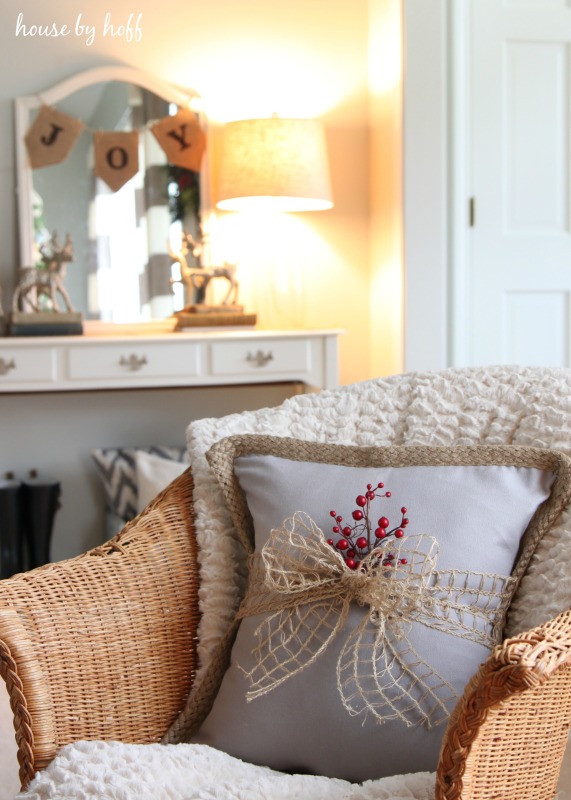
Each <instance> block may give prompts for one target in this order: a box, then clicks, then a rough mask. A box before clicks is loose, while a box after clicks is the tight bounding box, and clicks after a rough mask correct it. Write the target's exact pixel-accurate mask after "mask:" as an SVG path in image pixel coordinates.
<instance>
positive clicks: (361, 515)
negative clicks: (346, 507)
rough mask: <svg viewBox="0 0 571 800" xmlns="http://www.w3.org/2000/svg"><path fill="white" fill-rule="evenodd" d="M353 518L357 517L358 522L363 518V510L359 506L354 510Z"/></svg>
mask: <svg viewBox="0 0 571 800" xmlns="http://www.w3.org/2000/svg"><path fill="white" fill-rule="evenodd" d="M353 519H356V520H357V522H358V521H359V520H361V519H363V512H362V511H360V510H359V509H358V508H357V509H355V511H353Z"/></svg>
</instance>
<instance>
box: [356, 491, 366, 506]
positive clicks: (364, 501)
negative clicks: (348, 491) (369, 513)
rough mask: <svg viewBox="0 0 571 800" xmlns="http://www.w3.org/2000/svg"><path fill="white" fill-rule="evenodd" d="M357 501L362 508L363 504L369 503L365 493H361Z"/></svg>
mask: <svg viewBox="0 0 571 800" xmlns="http://www.w3.org/2000/svg"><path fill="white" fill-rule="evenodd" d="M355 502H356V503H357V505H358V506H361V508H363V506H366V505H367V498H366V497H365V495H364V494H360V495H359V496H358V497H356V498H355Z"/></svg>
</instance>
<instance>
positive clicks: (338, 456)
mask: <svg viewBox="0 0 571 800" xmlns="http://www.w3.org/2000/svg"><path fill="white" fill-rule="evenodd" d="M242 455H271V456H277V457H281V458H285V459H289V460H294V461H304V462H313V463H323V464H334V465H335V464H336V465H340V466H348V467H367V468H377V467H379V468H382V467H412V466H427V467H429V466H456V467H457V466H513V467H532V468H537V469H541V470H548V471H551V472H552V473H553V474H554V475H555V479H554V482H553V485H552V489H551V494H550V496H549V498H548V499H547V500H546V501H544V502H543V503H542V504H541V505H540V506H539V507H538V509H537V510H536V512H535V514H534V515H533V518H532V520H531V522H530V524H529V526H528V528H527V530H526V532H525V535H524V536H523V538H522V541H521V545H520V549H519V553H518V557H517V560H516V564H515V567H514V570H513V571H512V574H511V576H510V578H509V579H507V578H504V579H503V580H505V584H503V586H502V585H501V581H502V579H501V576H492V584H493V583H494V579H496V578H498V577H499V578H500V584H498V583H497V582H496V584H495V586H493V587H492V588H491V591H492V593H498V594H499V595H500V607H499V608H498V609H496V611H497V614H498V616H497V618H496V622H495V627H494V630H493V632H492V636H493V637H494V638H495V637H496V635H497V633H498V631H501V629H502V627H503V625H504V622H505V612H506V609H507V607H508V605H509V602H510V600H511V597H512V596H513V593H514V592H515V590H516V588H517V585H518V584H519V582H520V580H521V578H522V576H523V574H524V573H525V570H526V568H527V566H528V563H529V561H530V559H531V556H532V555H533V552H534V550H535V548H536V546H537V544H538V542H539V541H540V539H541V537H542V536H543V534H544V532H545V531H546V530H548V529H549V528H550V527H551V525H552V524H553V523H554V521H555V520H556V518H557V517H558V516H559V514H560V513H561V510H562V509H563V508H564V507H565V506H566V505H567V503H568V502H569V498H570V497H571V459H569V458H568V457H567V456H565V455H564V454H563V453H561V452H559V451H556V450H547V449H542V448H534V447H516V446H509V445H473V446H462V445H458V446H449V447H432V446H388V447H360V446H352V445H336V444H333V445H330V444H325V443H316V442H309V441H304V440H296V439H291V438H288V437H275V436H265V435H257V434H245V435H237V436H230V437H227V438H226V439H223V440H221V441H220V442H217V443H216V444H215V445H213V446H212V447H211V449H210V450H209V451H208V452H207V454H206V458H207V460H208V463H209V465H210V467H211V469H212V470H213V473H214V474H215V476H216V478H217V480H218V482H219V485H220V487H221V491H222V494H223V496H224V499H225V501H226V503H227V506H228V509H229V512H230V515H231V517H232V521H233V524H234V526H235V528H236V532H237V536H238V538H239V540H240V541H241V543H242V545H243V546H244V548H245V550H246V552H247V553H248V554H249V555H250V556H253V554H254V524H253V519H252V516H251V513H250V511H249V508H248V505H247V502H246V497H245V495H244V493H243V492H242V490H241V488H240V485H239V483H238V480H237V478H236V476H235V474H234V460H235V459H236V458H238V457H240V456H242ZM465 574H466V573H465ZM486 580H489V578H488V579H486V578H484V582H485V581H486ZM250 585H251V584H250ZM488 589H490V587H489V586H488ZM456 591H457V590H456ZM504 592H505V593H506V598H503V593H504ZM275 613H277V614H280V613H281V612H280V611H277V612H275ZM415 613H417V614H418V613H419V612H418V611H417V612H415ZM365 616H366V615H365ZM239 625H240V618H239V617H237V618H236V619H235V620H234V622H233V624H232V625H231V626H230V628H229V630H228V632H227V634H226V636H225V637H224V639H223V640H222V641H221V642H220V644H219V646H218V648H217V650H216V652H215V654H214V655H213V658H212V662H211V665H210V668H209V671H208V675H207V676H206V678H205V680H204V681H203V682H202V684H201V685H200V686H199V687H197V689H196V691H195V692H193V693H192V694H191V696H190V698H189V701H188V703H187V707H186V709H185V710H184V711H183V713H182V714H181V715H180V717H179V718H178V720H177V721H176V723H175V724H174V725H173V726H172V728H171V729H170V731H169V735H168V737H167V738H165V741H168V742H176V741H182V740H183V739H184V738H188V737H190V736H192V734H193V733H194V732H195V731H196V730H197V729H198V728H199V726H200V724H201V723H202V721H203V720H204V719H205V717H206V716H207V714H208V713H209V711H210V709H211V707H212V704H213V702H214V699H215V696H216V694H217V692H218V689H219V686H220V683H221V681H222V678H223V676H224V673H225V671H226V669H227V668H228V665H229V661H230V652H231V648H232V645H233V642H234V639H235V636H236V633H237V630H238V628H239ZM435 627H436V624H435Z"/></svg>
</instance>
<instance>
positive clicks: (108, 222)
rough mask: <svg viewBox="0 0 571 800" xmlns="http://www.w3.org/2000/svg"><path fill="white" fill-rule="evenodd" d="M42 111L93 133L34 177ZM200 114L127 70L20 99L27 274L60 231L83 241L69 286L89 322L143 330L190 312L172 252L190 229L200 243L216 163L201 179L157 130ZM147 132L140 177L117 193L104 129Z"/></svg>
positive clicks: (183, 98) (101, 72) (185, 96)
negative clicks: (98, 143) (101, 150)
mask: <svg viewBox="0 0 571 800" xmlns="http://www.w3.org/2000/svg"><path fill="white" fill-rule="evenodd" d="M41 105H51V106H53V107H55V108H57V110H58V111H62V112H63V113H65V114H68V115H70V116H72V117H74V118H76V119H79V120H80V121H81V122H82V123H83V125H84V126H85V127H84V129H83V131H82V133H81V135H80V136H79V138H78V139H77V141H76V143H75V144H74V146H73V148H72V150H71V152H70V153H69V154H68V155H67V157H66V158H65V159H64V160H63V161H61V162H60V163H58V164H54V165H50V166H45V167H41V168H38V169H34V170H32V169H31V168H30V166H29V161H28V154H27V151H26V149H25V143H24V137H25V135H26V132H27V130H28V129H29V127H30V125H31V124H32V122H33V120H34V119H35V116H36V115H37V113H38V109H39V108H40V106H41ZM183 106H184V107H185V108H188V107H189V106H190V107H191V108H192V109H193V110H195V112H196V113H197V116H198V118H199V121H200V122H201V124H202V125H204V120H203V119H202V116H201V113H200V110H199V98H198V95H196V93H194V92H192V91H189V92H184V93H182V92H181V91H180V90H177V89H175V88H174V87H171V86H169V85H168V84H163V83H162V82H159V81H156V80H154V79H151V78H149V77H148V76H146V75H145V74H144V73H140V72H139V71H138V70H131V69H129V68H122V67H110V68H102V69H98V70H90V71H88V72H86V73H82V74H81V75H78V76H75V77H74V78H72V79H70V80H69V81H66V82H64V83H62V84H58V86H56V87H52V89H51V90H48V91H44V92H42V93H41V95H38V96H30V97H25V98H18V99H17V100H16V115H17V116H16V127H17V148H18V151H19V152H18V188H19V214H20V254H21V264H20V265H21V266H30V265H35V264H36V263H38V260H39V259H40V258H41V256H40V253H39V248H40V246H41V245H42V244H44V243H46V242H49V240H50V239H51V237H52V235H53V234H54V232H55V233H57V235H58V239H59V241H60V242H63V241H64V240H65V239H66V237H67V235H68V234H69V235H70V236H71V239H72V242H73V252H74V257H73V261H72V262H71V263H70V264H68V265H67V270H66V277H65V281H64V282H65V286H66V289H67V291H68V293H69V295H70V298H71V302H72V305H73V306H74V309H75V310H76V311H80V312H82V313H83V315H84V318H85V319H86V320H101V321H103V322H112V323H133V322H143V321H147V320H152V319H160V318H164V317H168V316H170V315H171V314H172V313H173V311H176V310H179V309H180V308H182V307H183V306H184V299H185V298H184V292H183V287H182V284H180V283H177V278H178V277H179V276H178V275H177V274H176V272H174V274H173V270H176V269H177V268H178V265H176V266H173V259H172V258H171V256H169V245H170V248H171V249H173V250H178V249H179V247H180V237H181V232H182V230H184V231H185V233H190V234H191V235H192V236H193V237H194V238H195V239H200V237H201V232H202V227H201V222H202V218H203V214H204V211H205V200H206V198H205V191H204V187H205V186H206V180H205V176H206V172H207V166H206V158H207V156H206V155H205V156H204V157H203V160H202V163H201V169H200V172H194V171H192V170H187V169H185V168H183V167H178V166H174V165H172V164H170V163H169V162H168V160H167V156H166V155H165V152H164V151H163V149H162V148H161V147H160V145H159V144H158V142H157V140H156V138H155V136H154V135H153V133H152V132H151V130H150V126H151V125H152V124H153V123H155V122H157V121H158V120H160V119H163V118H164V117H166V116H169V115H173V114H176V113H177V111H178V110H179V108H180V107H183ZM130 130H136V131H138V132H139V171H138V173H137V174H136V175H135V176H134V177H132V178H131V179H130V180H129V181H128V182H127V183H125V185H124V186H122V187H121V189H119V190H118V191H116V192H113V191H112V190H111V189H109V188H108V186H107V184H106V183H105V182H104V181H102V180H101V179H100V178H97V177H95V175H94V172H93V165H94V147H93V133H94V132H95V131H114V132H115V131H130Z"/></svg>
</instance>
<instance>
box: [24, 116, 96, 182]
mask: <svg viewBox="0 0 571 800" xmlns="http://www.w3.org/2000/svg"><path fill="white" fill-rule="evenodd" d="M82 130H83V123H82V122H81V121H80V120H78V119H75V118H74V117H70V116H68V114H64V113H63V112H62V111H58V110H57V109H56V108H51V107H50V106H45V105H44V106H41V108H40V110H39V111H38V115H37V117H36V119H35V120H34V121H33V123H32V125H31V126H30V128H29V129H28V132H27V133H26V135H25V137H24V142H25V143H26V149H27V151H28V159H29V161H30V166H31V168H32V169H38V168H40V167H47V166H49V165H50V164H59V162H60V161H63V160H64V159H65V158H67V156H68V155H69V153H70V152H71V149H72V147H73V146H74V144H75V142H76V141H77V139H78V137H79V135H80V133H81V131H82Z"/></svg>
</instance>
